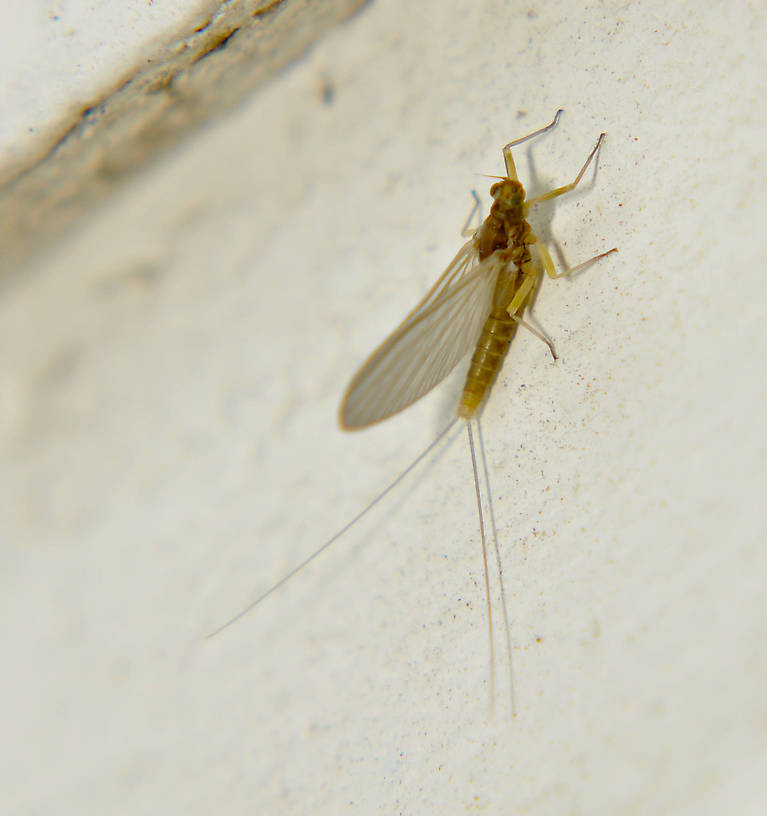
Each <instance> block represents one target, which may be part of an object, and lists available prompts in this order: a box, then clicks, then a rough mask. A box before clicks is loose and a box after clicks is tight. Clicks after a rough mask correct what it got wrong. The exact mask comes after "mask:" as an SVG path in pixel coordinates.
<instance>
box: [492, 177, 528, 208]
mask: <svg viewBox="0 0 767 816" xmlns="http://www.w3.org/2000/svg"><path fill="white" fill-rule="evenodd" d="M490 195H491V196H492V197H493V201H494V202H495V203H494V205H493V206H494V209H496V211H500V212H503V213H507V212H508V213H511V212H514V211H515V210H521V209H522V207H523V205H524V203H525V188H524V187H523V186H522V185H521V183H520V182H518V181H517V180H516V179H510V178H505V179H503V180H502V181H498V182H496V183H495V184H494V185H493V186H492V187H491V188H490Z"/></svg>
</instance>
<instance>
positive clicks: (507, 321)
mask: <svg viewBox="0 0 767 816" xmlns="http://www.w3.org/2000/svg"><path fill="white" fill-rule="evenodd" d="M516 330H517V323H516V321H515V320H514V319H513V318H511V317H509V315H508V313H507V312H506V311H502V312H498V313H495V314H491V315H490V317H488V318H487V320H486V321H485V325H484V326H483V328H482V334H480V336H479V340H478V341H477V347H476V349H475V350H474V355H473V356H472V358H471V365H470V366H469V373H468V374H467V375H466V384H465V385H464V386H463V392H462V394H461V401H460V403H459V405H458V416H459V417H461V418H462V419H471V418H472V417H474V416H476V414H477V411H478V410H479V407H480V405H481V404H482V400H483V399H484V398H485V395H486V394H487V392H488V391H489V390H490V386H491V385H492V384H493V382H494V380H495V378H496V375H497V374H498V370H499V369H500V367H501V363H502V362H503V358H504V356H505V355H506V352H507V351H508V350H509V344H510V343H511V340H512V338H513V337H514V332H515V331H516Z"/></svg>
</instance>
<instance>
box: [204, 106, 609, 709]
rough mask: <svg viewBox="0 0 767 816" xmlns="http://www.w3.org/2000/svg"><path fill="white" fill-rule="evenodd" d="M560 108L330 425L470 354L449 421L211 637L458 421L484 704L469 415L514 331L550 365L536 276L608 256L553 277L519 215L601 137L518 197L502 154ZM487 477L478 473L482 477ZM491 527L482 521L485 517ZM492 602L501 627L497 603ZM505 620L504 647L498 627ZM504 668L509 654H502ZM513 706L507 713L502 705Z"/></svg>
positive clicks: (357, 418) (407, 401)
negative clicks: (536, 189)
mask: <svg viewBox="0 0 767 816" xmlns="http://www.w3.org/2000/svg"><path fill="white" fill-rule="evenodd" d="M561 114H562V110H558V111H557V112H556V115H555V116H554V119H553V120H552V121H551V122H550V123H549V124H548V125H546V127H543V128H540V129H539V130H536V131H534V132H533V133H529V134H528V135H526V136H523V137H522V138H519V139H515V140H514V141H512V142H509V143H508V144H507V145H506V146H505V147H504V148H503V158H504V162H505V166H506V175H505V176H502V177H499V181H497V182H496V183H494V184H493V185H492V186H491V187H490V196H491V198H492V200H493V203H492V205H491V208H490V212H489V214H488V216H487V218H486V219H485V220H484V221H482V222H481V224H480V225H479V227H478V228H477V229H476V230H473V231H470V232H469V231H468V230H467V228H466V227H465V228H464V233H465V234H470V235H471V237H470V238H469V240H468V241H467V242H466V243H465V244H464V245H463V246H462V247H461V249H460V250H459V251H458V254H457V255H456V256H455V258H453V260H452V261H451V263H450V264H449V265H448V267H447V269H446V270H445V272H444V273H443V274H442V276H441V277H440V278H439V280H437V282H436V283H435V284H434V285H433V286H432V287H431V289H430V290H429V291H428V292H427V293H426V295H425V296H424V297H423V299H422V300H421V302H420V303H419V304H418V305H417V306H416V307H415V308H414V309H413V310H412V311H411V312H410V314H408V316H407V317H406V318H405V319H404V320H403V321H402V323H401V324H400V325H399V326H398V327H397V329H395V331H394V332H393V333H392V334H391V335H390V336H389V337H388V338H387V339H386V340H384V342H383V343H382V344H381V345H380V346H379V347H378V348H377V349H376V350H375V351H374V352H373V353H372V355H371V356H370V357H369V358H368V359H367V361H366V362H365V363H363V365H362V367H361V368H360V370H359V371H358V372H357V374H356V375H355V376H354V377H353V378H352V381H351V383H350V384H349V387H348V388H347V389H346V393H345V394H344V397H343V399H342V401H341V407H340V411H339V422H340V425H341V427H342V428H343V429H344V430H347V431H352V430H359V429H362V428H367V427H369V426H370V425H374V424H376V423H378V422H381V421H383V420H384V419H388V418H389V417H391V416H393V415H394V414H397V413H399V412H400V411H402V410H404V409H405V408H407V407H408V406H410V405H412V404H413V403H414V402H416V401H417V400H419V399H420V398H421V397H423V396H424V395H425V394H427V393H428V392H429V391H431V389H432V388H434V387H435V386H436V385H437V384H438V383H439V382H441V381H442V380H443V379H444V378H445V377H446V376H447V375H448V374H449V373H450V372H451V371H452V370H453V369H454V368H455V366H456V365H457V364H458V363H459V362H460V361H461V359H462V358H464V357H465V356H466V355H467V354H468V353H469V352H470V351H471V350H472V349H474V354H473V356H472V358H471V363H470V365H469V371H468V374H467V377H466V382H465V385H464V387H463V391H462V394H461V398H460V401H459V404H458V411H457V418H456V419H454V420H453V422H451V423H450V425H449V426H448V427H447V428H446V429H445V430H444V431H443V432H442V433H441V434H440V435H439V437H438V438H437V439H436V440H435V441H434V442H433V443H432V445H430V446H429V448H427V450H426V451H424V452H423V453H422V454H421V455H420V456H419V457H418V458H417V459H416V460H415V461H414V462H412V463H411V465H410V466H409V467H408V468H407V469H406V470H405V471H404V472H403V473H401V474H400V475H399V476H398V477H397V479H396V480H395V481H394V482H392V483H391V484H390V485H389V486H388V487H387V488H386V489H385V490H384V491H382V492H381V493H379V494H378V496H377V497H376V498H375V499H374V500H373V501H372V502H371V503H370V504H368V505H367V507H365V508H364V509H363V510H362V511H361V512H360V513H358V514H357V515H356V516H355V517H354V518H353V519H352V520H351V521H350V522H349V523H348V524H346V525H345V526H344V527H343V528H342V529H341V530H339V531H338V532H337V533H336V534H335V535H334V536H333V537H332V538H331V539H329V540H328V541H326V542H325V543H324V544H323V545H322V546H321V547H320V548H319V549H317V550H315V551H314V553H312V555H311V556H310V557H309V558H307V559H306V560H304V561H303V562H302V563H301V564H299V565H298V566H297V567H295V569H293V570H291V571H290V572H289V573H288V574H287V575H286V576H284V577H283V578H282V580H281V581H280V582H279V583H277V584H275V585H274V586H272V587H271V588H270V589H269V590H268V591H267V592H265V593H264V594H263V595H261V596H260V597H259V598H257V599H256V600H255V601H253V602H252V603H251V604H249V605H248V606H247V607H246V608H245V609H243V610H242V611H241V612H240V613H239V614H238V615H236V616H235V617H234V618H232V619H231V620H229V621H227V623H225V624H224V625H223V626H221V627H219V628H218V629H217V630H216V631H215V632H214V633H213V634H216V633H217V632H220V631H221V630H222V629H224V628H226V627H227V626H229V625H230V624H231V623H233V622H234V621H235V620H238V619H239V618H240V617H242V616H243V615H245V614H246V613H247V612H249V611H250V610H251V609H252V608H253V607H254V606H256V605H257V604H259V603H260V602H261V601H263V600H264V599H265V598H266V597H267V596H269V595H271V594H272V593H273V592H274V591H275V590H276V589H278V588H279V587H280V586H282V585H283V584H284V583H286V582H287V581H288V580H289V579H290V578H292V577H293V576H294V575H295V574H296V573H298V572H299V571H300V570H302V569H303V568H304V567H305V566H306V565H307V564H308V563H309V562H310V561H312V560H314V559H315V558H316V557H317V556H318V555H319V554H320V553H321V552H324V551H325V550H326V549H327V548H328V547H329V546H330V545H331V544H332V543H333V542H334V541H336V540H337V539H338V538H339V537H340V536H341V535H343V534H344V533H345V532H346V531H347V530H348V529H349V528H350V527H351V526H352V525H354V524H355V523H356V522H357V521H358V520H359V519H360V518H361V517H362V516H364V515H365V514H366V513H367V512H368V511H369V510H370V509H371V508H372V507H373V506H374V505H375V504H377V503H378V502H379V501H380V500H381V499H382V498H383V497H384V496H385V495H387V494H388V493H389V492H390V491H391V490H392V489H393V488H394V487H395V485H397V484H398V483H399V482H400V481H401V480H402V479H403V478H404V476H405V475H407V473H409V472H410V471H411V470H412V469H413V468H414V467H415V466H416V465H417V464H418V463H419V462H420V461H421V460H422V459H423V458H424V457H425V456H426V455H428V453H429V452H430V451H431V450H433V448H434V447H435V445H436V444H437V443H438V442H439V441H440V440H441V439H442V438H443V437H444V436H445V435H446V434H447V433H448V432H449V431H450V430H451V429H452V427H453V426H454V424H455V423H456V422H457V421H458V420H460V419H463V420H465V421H466V429H467V435H468V440H469V449H470V452H471V461H472V468H473V473H474V485H475V492H476V499H477V511H478V516H479V533H480V539H481V544H482V557H483V565H484V574H485V592H486V599H487V619H488V627H489V631H490V664H491V700H492V699H493V691H492V683H493V680H492V678H493V675H494V663H495V661H494V653H493V649H494V647H493V624H492V609H491V603H490V582H489V576H488V566H487V536H486V532H485V522H484V516H483V509H482V498H481V491H480V486H479V476H478V468H477V456H476V452H475V443H474V435H473V433H472V422H476V423H477V427H479V425H478V423H479V413H480V411H481V408H482V405H483V404H484V401H485V399H486V397H487V394H488V392H489V390H490V388H491V386H492V384H493V382H494V381H495V378H496V376H497V374H498V371H499V369H500V367H501V363H502V362H503V358H504V357H505V355H506V352H507V351H508V349H509V345H510V343H511V340H512V338H513V337H514V334H515V332H516V330H517V327H518V326H523V327H525V328H527V329H529V330H530V331H531V332H533V333H534V334H535V335H536V336H538V337H539V338H540V339H542V340H543V341H544V342H546V343H547V345H548V346H549V349H550V351H551V353H552V356H554V358H555V359H556V354H555V352H554V347H553V345H552V344H551V342H550V341H549V340H548V339H547V338H546V337H545V336H543V335H542V334H541V333H540V332H538V331H537V330H536V329H535V328H533V327H532V326H530V325H529V324H528V323H526V322H525V321H524V319H523V317H522V315H523V314H524V312H525V310H526V309H527V308H528V307H529V306H530V305H531V304H532V302H533V300H534V298H535V294H536V291H537V289H538V286H539V284H540V282H541V279H542V277H543V273H544V271H545V272H546V274H547V275H548V276H549V277H550V278H559V277H562V276H564V275H568V274H572V273H574V272H577V271H579V270H580V269H583V268H584V267H585V266H588V265H590V264H591V263H593V262H594V261H597V260H599V259H600V258H603V257H605V255H609V254H610V253H611V252H616V251H617V250H616V249H615V248H613V249H611V250H609V251H608V252H603V253H601V254H600V255H596V256H594V257H593V258H590V259H589V260H587V261H585V262H584V263H582V264H579V265H578V266H576V267H573V268H571V269H565V270H564V271H562V272H557V271H556V268H555V266H554V262H553V260H552V258H551V255H550V254H549V251H548V249H547V248H546V246H545V245H544V244H543V243H541V242H539V241H537V239H536V237H535V234H534V233H533V231H532V229H531V227H530V225H529V224H528V223H527V220H526V217H527V214H528V213H529V211H530V209H531V208H532V207H534V206H535V205H536V204H540V203H542V202H544V201H550V200H551V199H554V198H557V197H558V196H561V195H563V194H564V193H568V192H570V191H571V190H573V189H574V188H575V187H576V186H577V185H578V183H579V182H580V180H581V178H582V177H583V175H584V173H585V172H586V170H587V168H588V166H589V164H590V163H591V161H592V159H593V158H594V156H595V155H596V153H597V151H598V150H599V147H600V145H601V144H602V141H603V140H604V137H605V134H604V133H602V134H600V136H599V139H598V140H597V143H596V145H594V148H593V149H592V151H591V153H589V155H588V158H587V159H586V161H585V163H584V165H583V167H582V168H581V170H580V172H579V173H578V175H577V176H576V177H575V180H574V181H572V182H571V183H570V184H565V185H564V186H562V187H557V188H556V189H554V190H551V191H550V192H548V193H545V194H544V195H540V196H536V197H535V198H529V199H528V198H527V197H526V194H525V189H524V187H523V186H522V184H521V182H520V181H519V178H518V177H517V170H516V167H515V165H514V159H513V157H512V154H511V150H512V148H513V147H516V146H518V145H520V144H522V143H523V142H526V141H528V140H529V139H532V138H534V137H536V136H540V135H541V134H543V133H546V132H547V131H549V130H551V129H552V128H554V127H556V125H557V123H558V122H559V118H560V116H561ZM474 198H475V205H474V208H473V209H472V212H471V214H470V215H469V219H468V220H467V227H468V224H469V223H470V221H471V219H472V217H473V215H474V213H475V212H479V206H480V202H479V198H478V197H477V195H476V193H474ZM486 472H487V469H486V468H485V473H486ZM491 521H492V514H491ZM492 526H493V543H494V545H495V548H496V558H497V559H498V563H499V577H500V580H501V581H502V577H501V576H502V573H501V570H500V558H499V556H498V550H497V543H496V542H495V530H494V527H495V525H494V524H493V525H492ZM501 600H502V608H503V611H504V619H506V614H507V613H506V604H505V600H504V599H503V584H502V583H501ZM505 622H506V631H507V644H506V645H507V649H510V643H509V640H508V621H507V620H505ZM509 660H510V655H509ZM512 708H513V706H512Z"/></svg>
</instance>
